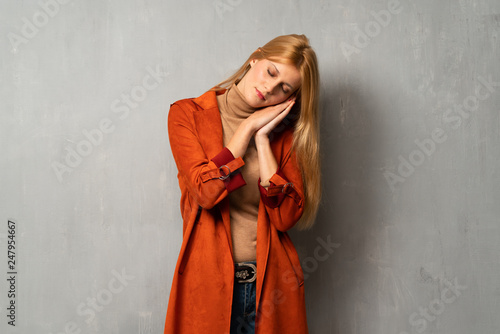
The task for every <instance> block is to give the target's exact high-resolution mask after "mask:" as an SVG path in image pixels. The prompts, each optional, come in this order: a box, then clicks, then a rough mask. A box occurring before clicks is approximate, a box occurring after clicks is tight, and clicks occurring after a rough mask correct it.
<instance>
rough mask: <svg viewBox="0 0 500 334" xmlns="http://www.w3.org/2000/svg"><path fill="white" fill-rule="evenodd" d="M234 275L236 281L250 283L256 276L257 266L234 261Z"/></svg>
mask: <svg viewBox="0 0 500 334" xmlns="http://www.w3.org/2000/svg"><path fill="white" fill-rule="evenodd" d="M234 276H235V277H236V278H237V279H238V283H252V282H253V281H255V279H256V278H257V267H256V266H255V264H253V263H245V262H240V263H236V268H235V271H234Z"/></svg>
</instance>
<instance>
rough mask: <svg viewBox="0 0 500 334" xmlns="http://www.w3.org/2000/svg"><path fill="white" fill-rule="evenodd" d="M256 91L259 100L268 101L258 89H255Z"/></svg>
mask: <svg viewBox="0 0 500 334" xmlns="http://www.w3.org/2000/svg"><path fill="white" fill-rule="evenodd" d="M255 91H256V92H257V96H258V97H259V99H261V100H265V99H266V98H265V97H264V95H263V94H262V93H261V92H260V91H259V90H258V89H257V88H255Z"/></svg>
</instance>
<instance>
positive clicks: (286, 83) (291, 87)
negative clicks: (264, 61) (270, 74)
mask: <svg viewBox="0 0 500 334" xmlns="http://www.w3.org/2000/svg"><path fill="white" fill-rule="evenodd" d="M271 64H273V66H274V68H275V69H276V72H278V74H280V71H279V70H278V68H277V67H276V65H274V63H271ZM284 84H285V85H287V86H288V87H290V89H291V90H293V86H292V85H290V84H289V83H288V82H284Z"/></svg>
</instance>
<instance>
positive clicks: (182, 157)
mask: <svg viewBox="0 0 500 334" xmlns="http://www.w3.org/2000/svg"><path fill="white" fill-rule="evenodd" d="M168 136H169V141H170V147H171V149H172V154H173V156H174V160H175V163H176V165H177V170H178V171H179V178H182V181H183V182H184V184H185V185H186V187H187V189H188V191H189V193H190V195H191V196H192V197H193V198H194V199H195V200H196V202H197V203H198V204H199V205H200V206H201V207H203V208H205V209H211V208H213V207H214V206H215V205H216V204H217V203H219V202H220V201H221V200H222V199H223V198H224V197H226V196H227V194H228V193H230V192H231V191H234V190H236V189H238V188H239V187H241V186H243V185H245V184H246V183H245V180H244V179H243V177H242V175H241V173H240V172H239V168H241V167H242V166H243V165H244V164H245V163H244V162H243V159H242V158H241V157H238V158H234V156H233V155H232V153H231V151H229V150H228V149H227V148H223V149H222V150H221V151H220V152H219V153H218V154H217V155H216V156H214V157H212V158H211V159H209V157H207V154H206V153H205V151H204V149H203V147H202V145H201V144H200V141H199V139H198V135H197V130H196V126H195V124H194V119H193V117H192V111H186V110H184V108H183V107H181V106H180V105H179V104H177V103H173V104H172V105H171V107H170V111H169V114H168Z"/></svg>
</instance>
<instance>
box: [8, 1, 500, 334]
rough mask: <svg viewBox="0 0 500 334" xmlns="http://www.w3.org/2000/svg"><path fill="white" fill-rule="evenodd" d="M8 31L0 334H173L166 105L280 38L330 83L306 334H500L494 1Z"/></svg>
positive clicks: (349, 6)
mask: <svg viewBox="0 0 500 334" xmlns="http://www.w3.org/2000/svg"><path fill="white" fill-rule="evenodd" d="M43 4H46V5H43ZM0 17H1V19H0V33H1V34H0V35H1V38H2V39H1V49H0V53H1V58H0V59H1V64H0V66H1V72H0V82H1V86H0V87H1V91H0V125H1V130H0V136H1V143H0V145H1V146H0V148H1V150H0V156H1V158H0V175H1V186H0V223H1V224H0V242H1V250H0V254H2V256H0V258H1V260H0V268H2V269H1V271H2V273H1V277H3V278H2V279H1V280H0V282H1V283H0V306H1V309H2V310H3V311H2V312H1V317H0V319H1V321H0V332H2V333H54V334H55V333H160V332H162V328H163V323H164V318H165V312H166V306H167V301H168V294H169V290H170V284H171V281H172V274H173V270H174V266H175V262H176V259H177V255H178V251H179V247H180V244H181V233H182V224H181V219H180V213H179V208H178V200H179V191H178V186H177V180H176V169H175V164H174V162H173V159H172V156H171V153H170V148H169V144H168V140H167V132H166V116H167V112H168V108H169V104H170V103H171V102H173V101H175V100H177V99H181V98H185V97H194V96H198V95H200V94H201V93H203V92H204V91H205V90H207V89H208V88H209V87H211V85H213V84H215V83H217V82H219V81H220V80H221V79H223V78H225V77H226V76H228V75H229V74H230V73H231V72H232V71H233V70H235V69H236V68H237V67H238V66H239V65H240V64H241V63H242V62H243V61H244V60H245V59H246V57H247V56H248V54H249V53H250V52H252V51H253V50H254V49H255V48H256V47H258V46H260V45H262V44H264V43H265V42H267V41H268V40H269V39H271V38H272V37H274V36H277V35H280V34H285V33H304V34H306V35H307V36H308V37H309V38H310V40H311V43H312V45H313V46H314V48H315V49H316V51H317V54H318V57H319V62H320V66H321V75H322V87H321V94H322V100H321V110H322V153H323V180H324V182H323V184H324V196H323V205H322V207H321V210H320V212H319V216H318V220H317V224H316V226H315V227H314V228H313V229H312V230H310V231H307V232H300V233H299V232H297V231H292V233H291V236H292V239H293V240H294V243H295V245H296V247H297V249H298V251H299V254H300V256H301V259H302V264H303V267H304V272H305V273H306V292H307V307H308V308H307V311H308V319H309V326H310V330H311V333H339V334H350V333H352V334H356V333H357V334H368V333H369V334H388V333H389V334H403V333H440V334H447V333H457V334H459V333H460V334H469V333H484V334H493V333H498V332H500V318H499V317H498V312H499V309H500V306H499V300H500V283H499V282H500V255H499V254H500V232H499V231H500V230H499V227H498V223H499V221H498V220H499V219H498V216H499V215H500V209H498V206H497V205H498V202H500V196H499V195H500V191H499V190H498V186H499V185H500V182H499V181H500V175H499V172H498V170H499V168H498V167H499V163H500V161H499V156H500V155H499V153H500V152H499V139H500V138H499V132H500V131H499V130H500V119H499V105H500V65H499V62H498V59H499V58H500V57H499V56H500V54H499V51H500V43H499V33H500V2H498V1H497V0H460V1H451V0H443V1H430V0H420V1H408V0H401V1H400V3H398V2H397V1H393V0H390V1H378V0H377V1H373V0H360V1H347V0H335V1H306V0H302V1H272V2H269V1H263V0H260V1H252V2H250V1H242V0H216V1H198V2H194V1H184V2H180V1H160V0H141V1H139V0H138V1H132V0H126V1H124V0H122V1H118V0H109V1H97V0H93V1H84V0H73V1H67V0H65V1H63V0H58V1H56V0H42V1H41V2H38V1H5V0H4V1H1V3H0ZM9 220H10V221H12V222H14V224H12V223H11V224H10V226H13V225H14V226H15V229H14V230H13V229H9V227H8V226H9V223H8V221H9ZM9 230H10V231H15V237H12V238H8V236H9V235H10V234H9ZM12 239H14V240H15V242H16V244H15V247H16V248H15V249H14V250H13V251H15V253H11V254H10V255H11V256H13V259H15V261H16V262H15V266H14V267H13V269H9V268H8V260H9V259H8V255H9V254H8V253H7V251H8V249H7V247H8V241H11V240H12ZM14 257H15V258H14ZM11 271H14V272H15V273H16V274H8V272H11ZM11 276H13V277H14V280H12V281H10V282H9V281H8V280H7V279H9V278H10V277H11ZM11 282H12V283H13V285H12V286H11V284H10V283H11ZM11 288H12V289H14V290H15V298H12V297H9V290H11ZM11 301H13V302H15V325H16V326H15V327H13V326H11V325H9V324H8V321H11V320H10V319H9V317H7V316H8V315H9V314H10V312H11V311H10V310H7V308H8V307H10V306H9V305H10V302H11Z"/></svg>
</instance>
